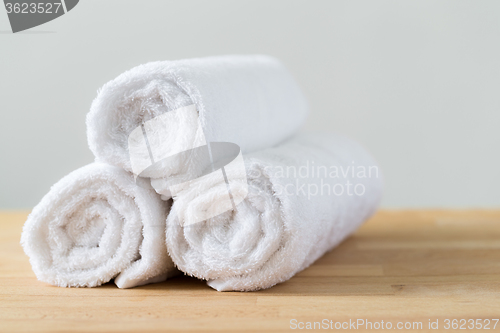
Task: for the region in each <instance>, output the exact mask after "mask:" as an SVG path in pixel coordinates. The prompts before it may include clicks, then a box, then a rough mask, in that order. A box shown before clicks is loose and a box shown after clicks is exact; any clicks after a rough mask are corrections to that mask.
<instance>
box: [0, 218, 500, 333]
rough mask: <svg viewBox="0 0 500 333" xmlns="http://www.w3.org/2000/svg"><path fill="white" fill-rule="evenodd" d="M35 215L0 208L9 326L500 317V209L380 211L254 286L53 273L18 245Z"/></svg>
mask: <svg viewBox="0 0 500 333" xmlns="http://www.w3.org/2000/svg"><path fill="white" fill-rule="evenodd" d="M26 215H27V214H26V213H15V212H11V213H9V212H4V213H0V239H1V240H0V307H1V309H0V332H10V331H50V332H68V331H78V332H83V331H96V332H104V331H113V332H114V331H129V332H150V331H157V332H162V331H167V330H179V331H199V330H205V331H229V332H231V331H236V330H246V331H249V332H251V331H256V330H264V331H291V329H292V328H294V327H295V328H299V327H302V325H304V327H305V328H307V327H308V326H307V325H308V322H309V323H310V325H314V322H316V323H317V324H316V325H318V323H319V324H321V325H324V326H323V328H326V325H328V327H331V328H333V329H334V330H335V326H336V327H337V328H341V326H342V325H344V329H342V328H341V329H340V330H351V331H364V330H366V329H369V328H370V326H369V324H368V323H367V322H370V323H371V325H372V328H376V326H377V324H378V325H379V328H380V329H379V330H378V331H380V330H382V329H381V326H380V325H383V326H382V327H383V328H385V329H386V330H387V328H388V325H389V323H390V324H391V326H392V329H395V328H396V327H397V326H398V325H399V327H402V326H405V325H406V327H407V328H408V327H413V328H415V330H417V328H418V331H420V332H424V331H429V322H432V323H433V325H435V324H436V321H437V325H439V326H438V328H439V331H443V330H445V328H446V326H450V328H453V327H456V326H455V325H454V323H457V324H458V327H460V326H461V327H463V328H466V331H484V329H479V327H480V326H483V325H486V324H487V323H488V320H489V324H488V327H489V328H490V330H489V332H492V330H491V329H492V328H493V326H494V325H495V321H494V320H493V319H499V318H500V211H400V212H395V211H382V212H379V213H378V214H377V215H376V216H375V217H374V218H372V219H371V220H370V221H369V222H368V223H367V224H365V225H364V226H363V227H362V228H361V229H360V230H359V231H358V232H357V233H356V234H355V235H353V236H352V237H350V238H349V239H347V240H346V241H345V242H344V243H342V244H341V245H340V246H339V247H338V248H337V249H335V250H334V251H332V252H330V253H327V254H326V255H325V256H324V257H322V258H321V259H319V260H318V261H317V262H316V263H315V264H314V265H312V266H311V267H310V268H308V269H306V270H305V271H303V272H301V273H299V274H297V275H296V276H295V277H294V278H292V279H291V280H289V281H287V282H285V283H282V284H279V285H277V286H275V287H273V288H271V289H268V290H263V291H259V292H248V293H239V292H225V293H221V292H217V291H215V290H213V289H211V288H209V287H207V286H206V284H205V283H204V282H203V281H199V280H196V279H194V278H189V277H185V276H180V277H177V278H173V279H171V280H168V281H166V282H164V283H159V284H154V285H148V286H144V287H138V288H134V289H128V290H121V289H118V288H116V287H115V285H114V284H112V283H108V284H106V285H104V286H102V287H99V288H70V289H68V288H58V287H53V286H50V285H47V284H45V283H42V282H39V281H37V279H36V278H35V275H34V274H33V272H32V271H31V267H30V265H29V262H28V258H27V257H26V256H25V255H24V253H23V251H22V249H21V246H20V245H19V238H20V234H21V228H22V225H23V223H24V220H25V219H26ZM454 319H455V320H456V321H455V322H453V320H454ZM361 320H363V322H361ZM447 320H449V322H448V321H447ZM460 320H462V321H460ZM349 321H351V323H353V322H355V323H356V324H358V323H359V324H360V326H352V325H351V324H349ZM382 321H383V324H382ZM326 323H327V324H326ZM415 323H416V324H415ZM418 323H422V324H421V325H422V326H421V329H420V327H418V326H419V324H418ZM447 323H448V324H447ZM464 323H465V324H464ZM346 325H349V329H347V326H346ZM366 325H368V326H366ZM415 325H416V326H415ZM452 325H453V326H452ZM316 327H318V326H316ZM434 327H435V326H434ZM472 327H473V329H471V328H472ZM483 327H484V326H483ZM451 330H452V329H449V330H446V331H451ZM496 330H498V331H500V324H498V325H496V328H495V329H494V330H493V331H496ZM405 331H411V330H405ZM432 331H434V332H436V331H437V330H432ZM460 331H464V330H460Z"/></svg>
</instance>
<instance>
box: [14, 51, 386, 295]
mask: <svg viewBox="0 0 500 333" xmlns="http://www.w3.org/2000/svg"><path fill="white" fill-rule="evenodd" d="M307 112H308V106H307V103H306V100H305V98H304V96H303V94H302V92H301V91H300V89H299V87H298V85H297V83H296V82H295V80H294V79H293V78H292V76H291V75H290V73H289V72H288V71H287V69H286V68H285V67H284V66H283V65H282V64H281V63H280V62H279V61H278V60H276V59H274V58H272V57H269V56H261V55H252V56H220V57H208V58H199V59H187V60H179V61H161V62H152V63H147V64H145V65H140V66H138V67H135V68H133V69H131V70H129V71H127V72H125V73H123V74H121V75H120V76H118V77H117V78H115V79H114V80H112V81H110V82H108V83H106V84H105V85H104V86H103V87H102V89H101V90H100V91H99V92H98V95H97V97H96V99H95V100H94V102H93V103H92V106H91V109H90V112H89V113H88V115H87V136H88V143H89V147H90V149H91V151H92V152H93V153H94V155H95V162H94V163H91V164H89V165H87V166H84V167H82V168H80V169H78V170H76V171H73V172H72V173H70V174H69V175H67V176H65V177H64V178H62V179H61V180H60V181H59V182H57V183H56V184H55V185H53V186H52V188H51V189H50V191H49V193H48V194H47V195H46V196H45V197H44V198H43V199H42V200H41V202H40V203H39V204H38V205H37V206H36V207H35V208H34V209H33V211H32V213H31V214H30V215H29V217H28V220H27V221H26V223H25V226H24V229H23V234H22V237H21V243H22V246H23V248H24V250H25V252H26V254H27V255H28V256H29V258H30V262H31V265H32V267H33V271H34V272H35V274H36V276H37V277H38V279H39V280H41V281H44V282H47V283H50V284H52V285H56V286H61V287H95V286H99V285H101V284H103V283H107V282H109V281H111V280H114V283H115V284H116V285H117V286H118V287H120V288H130V287H135V286H140V285H145V284H149V283H156V282H162V281H165V280H167V279H168V278H169V277H172V276H175V275H177V274H179V273H180V272H179V271H182V272H184V273H185V274H188V275H191V276H195V277H197V278H200V279H204V280H207V283H208V285H209V286H210V287H212V288H214V289H216V290H219V291H232V290H236V291H253V290H259V289H264V288H269V287H271V286H273V285H275V284H277V283H281V282H284V281H286V280H288V279H290V278H291V277H293V276H294V275H295V274H296V273H297V272H299V271H301V270H303V269H305V268H307V267H308V266H309V265H311V264H312V263H313V262H314V261H315V260H317V259H318V258H319V257H321V256H322V255H323V254H325V252H327V251H329V250H331V249H333V248H334V247H335V246H337V245H338V244H339V243H340V242H341V241H342V240H344V239H345V238H346V237H347V236H349V235H350V234H351V233H352V232H353V231H355V230H356V229H357V228H358V227H359V226H360V225H361V224H362V223H363V222H364V221H365V220H367V219H368V218H369V217H370V216H371V215H372V214H373V213H374V212H375V210H376V208H377V205H378V203H379V201H380V198H381V193H382V181H381V175H380V171H379V169H378V166H377V164H376V162H375V161H374V159H373V158H372V157H371V155H370V154H368V153H367V152H366V151H365V150H364V149H363V148H362V147H361V146H360V145H358V144H357V143H355V142H353V141H351V140H349V139H347V138H344V137H342V136H338V135H333V134H327V133H309V134H299V133H298V132H299V130H300V128H301V126H302V125H303V123H304V121H305V119H306V116H307Z"/></svg>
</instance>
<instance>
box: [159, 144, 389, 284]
mask: <svg viewBox="0 0 500 333" xmlns="http://www.w3.org/2000/svg"><path fill="white" fill-rule="evenodd" d="M245 164H246V168H247V177H248V195H247V196H246V198H245V199H244V200H243V201H242V202H241V203H240V204H239V205H238V206H236V211H232V210H230V211H228V212H226V213H223V214H221V215H219V216H217V217H215V218H212V219H208V220H205V221H203V222H199V223H194V224H191V221H189V220H190V216H197V215H199V214H198V213H197V212H204V211H205V210H207V209H211V208H212V207H213V206H214V205H217V204H218V202H219V198H218V195H219V193H221V194H224V193H225V189H226V184H225V183H224V182H219V183H216V184H214V183H213V182H212V183H210V182H208V181H207V186H206V188H204V189H203V188H201V187H200V184H198V186H197V187H194V188H193V189H190V188H189V187H188V188H187V191H185V192H180V193H178V194H177V196H174V204H173V206H172V209H171V211H170V213H169V216H168V218H167V247H168V250H169V254H170V256H171V257H172V260H173V261H174V263H175V264H176V266H177V267H178V268H179V269H180V270H182V271H184V272H185V273H187V274H189V275H193V276H196V277H198V278H202V279H206V280H208V284H209V285H210V286H211V287H213V288H215V289H217V290H219V291H229V290H240V291H251V290H258V289H262V288H269V287H271V286H273V285H275V284H277V283H280V282H283V281H286V280H287V279H289V278H291V277H292V276H293V275H294V274H296V273H297V272H299V271H301V270H303V269H304V268H306V267H308V266H309V265H310V264H311V263H313V262H314V261H315V260H316V259H318V258H319V257H320V256H322V255H323V254H324V253H325V252H326V251H328V250H330V249H332V248H333V247H335V246H336V245H337V244H339V243H340V242H341V241H342V240H343V239H345V238H346V237H347V236H348V235H349V234H350V233H352V232H353V231H354V230H356V228H358V227H359V226H360V225H361V224H362V222H363V221H365V220H366V219H367V218H368V217H369V216H371V215H372V214H373V213H374V211H375V210H376V207H377V205H378V203H379V200H380V198H381V193H382V181H381V179H380V175H379V174H378V172H379V170H378V167H377V165H376V164H375V161H374V160H373V159H372V158H371V156H370V155H369V154H368V153H367V152H366V151H365V150H364V149H363V148H361V147H360V146H359V145H357V144H356V143H354V142H352V141H350V140H348V139H345V138H343V137H337V136H333V135H318V134H316V135H301V136H298V137H296V138H293V139H292V140H290V141H288V142H286V143H284V144H282V145H281V146H278V147H275V148H270V149H267V150H263V151H260V152H256V153H253V154H248V155H246V156H245ZM349 184H350V185H349ZM230 185H231V189H232V191H233V195H235V193H237V192H238V191H239V190H238V189H239V188H241V189H242V191H245V184H244V183H240V184H238V183H233V184H230ZM342 191H343V193H341V192H342Z"/></svg>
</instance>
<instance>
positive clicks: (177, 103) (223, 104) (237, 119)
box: [87, 55, 307, 177]
mask: <svg viewBox="0 0 500 333" xmlns="http://www.w3.org/2000/svg"><path fill="white" fill-rule="evenodd" d="M191 106H192V107H191ZM193 110H194V113H193ZM171 111H175V112H171ZM167 112H171V114H169V115H165V113H167ZM306 114H307V105H306V100H305V98H304V96H303V95H302V93H301V91H300V89H299V87H298V85H297V84H296V82H295V80H294V79H293V77H292V76H291V75H290V73H289V72H288V71H287V69H286V68H285V67H284V66H283V65H282V64H281V63H280V62H279V61H278V60H276V59H274V58H272V57H269V56H262V55H252V56H238V55H233V56H219V57H207V58H199V59H187V60H178V61H158V62H151V63H147V64H144V65H140V66H137V67H135V68H133V69H131V70H129V71H127V72H125V73H123V74H121V75H120V76H118V77H117V78H116V79H114V80H112V81H110V82H108V83H106V84H105V85H104V86H103V87H102V89H101V90H100V91H99V93H98V96H97V97H96V99H95V100H94V102H93V103H92V106H91V110H90V112H89V114H88V115H87V138H88V143H89V147H90V149H91V150H92V152H93V153H94V155H95V156H96V160H97V161H101V162H106V163H109V164H112V165H116V166H119V167H121V168H124V169H125V170H127V171H134V172H135V173H136V174H138V173H139V172H140V171H142V170H143V169H144V168H145V167H147V165H143V160H144V161H146V162H147V161H149V156H148V148H146V142H145V141H144V139H143V138H142V134H143V132H144V134H145V135H146V133H147V136H148V140H149V142H148V145H149V148H150V149H151V148H152V156H151V157H153V159H154V161H151V162H152V163H153V162H158V161H159V160H160V159H161V158H164V157H168V156H171V155H174V154H177V153H180V152H183V151H186V150H188V149H191V148H195V147H199V146H203V145H205V144H206V143H208V142H232V143H235V144H237V145H239V146H240V148H241V149H242V151H243V153H245V152H249V151H254V150H258V149H263V148H267V147H271V146H273V145H275V144H277V143H279V142H281V141H283V140H285V139H286V138H287V137H289V136H291V135H292V134H293V133H295V132H296V131H297V129H298V128H299V127H300V126H301V125H302V123H303V122H304V120H305V117H306ZM141 127H142V128H141ZM129 144H131V145H132V146H133V147H132V148H131V147H130V146H129ZM129 148H130V150H133V152H134V153H135V155H136V156H135V159H136V162H137V161H139V162H138V163H136V164H137V165H136V166H135V168H134V166H133V165H132V163H131V161H130V156H129ZM150 152H151V151H150ZM131 154H132V151H131ZM153 155H154V156H153ZM178 164H179V165H177V166H172V165H171V166H169V168H170V169H171V170H169V171H168V173H167V174H162V175H160V176H161V177H170V176H171V175H173V174H179V173H180V172H182V170H181V171H179V170H178V169H179V168H182V167H183V166H184V165H185V163H178ZM176 167H177V170H175V169H176ZM134 169H135V170H134ZM137 169H139V170H138V171H139V172H137Z"/></svg>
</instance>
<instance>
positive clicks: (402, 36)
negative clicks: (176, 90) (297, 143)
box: [0, 0, 500, 209]
mask: <svg viewBox="0 0 500 333" xmlns="http://www.w3.org/2000/svg"><path fill="white" fill-rule="evenodd" d="M9 31H10V26H9V24H8V19H7V14H6V12H5V9H4V8H0V182H1V183H0V191H1V192H0V208H3V209H5V208H8V209H20V208H30V207H32V206H34V205H35V204H36V203H37V202H38V201H39V200H40V199H41V197H42V196H43V195H44V194H45V193H46V192H47V191H48V190H49V188H50V185H51V184H53V183H54V182H56V181H57V180H58V179H59V178H61V177H62V176H63V175H65V174H67V173H68V172H70V171H71V170H73V169H75V168H77V167H79V166H82V165H84V164H86V163H89V162H91V161H92V160H93V157H92V154H91V153H90V151H89V149H88V148H87V143H86V136H85V115H86V113H87V111H88V109H89V106H90V103H91V102H92V100H93V98H94V97H95V95H96V91H97V89H98V88H99V87H100V86H101V85H103V84H104V83H105V82H106V81H108V80H110V79H112V78H114V77H115V76H117V75H118V74H120V73H121V72H123V71H124V70H126V69H128V68H131V67H133V66H135V65H138V64H140V63H144V62H147V61H152V60H166V59H179V58H187V57H200V56H208V55H217V54H228V53H265V54H271V55H273V56H276V57H278V58H280V59H281V60H282V61H283V62H284V63H285V64H286V65H287V66H288V68H289V69H290V71H291V72H292V73H293V74H294V75H295V77H296V78H297V80H298V81H299V83H300V85H301V86H302V88H303V90H304V92H305V94H306V95H307V97H308V99H309V101H310V105H311V115H310V118H309V120H308V122H307V124H306V126H305V129H306V130H332V131H337V132H340V133H344V134H347V135H349V136H351V137H353V138H355V139H357V140H358V141H360V142H362V143H363V144H364V145H365V146H366V147H367V148H368V149H369V150H371V151H372V153H373V154H374V155H375V156H376V157H377V158H378V160H379V162H380V164H381V166H382V168H383V171H384V173H385V178H386V193H385V198H384V201H383V205H384V207H389V208H408V207H451V208H456V207H463V208H469V207H497V208H498V207H500V194H499V191H498V189H499V185H500V154H499V148H500V131H499V129H498V127H499V125H500V112H499V111H500V98H499V96H500V95H499V92H500V2H499V1H493V0H492V1H457V0H453V1H371V0H369V1H330V0H328V1H290V0H286V1H232V0H229V1H219V0H215V1H191V0H182V1H180V0H179V1H153V0H145V1H144V0H143V1H125V0H101V1H97V0H82V1H80V3H79V4H78V6H77V7H75V9H73V10H72V11H71V12H69V13H68V14H67V15H64V16H63V17H61V18H59V19H56V20H54V21H52V22H49V23H47V24H44V25H42V26H39V27H36V28H33V29H31V30H28V31H26V32H24V33H18V34H15V35H14V34H12V33H10V32H9Z"/></svg>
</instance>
